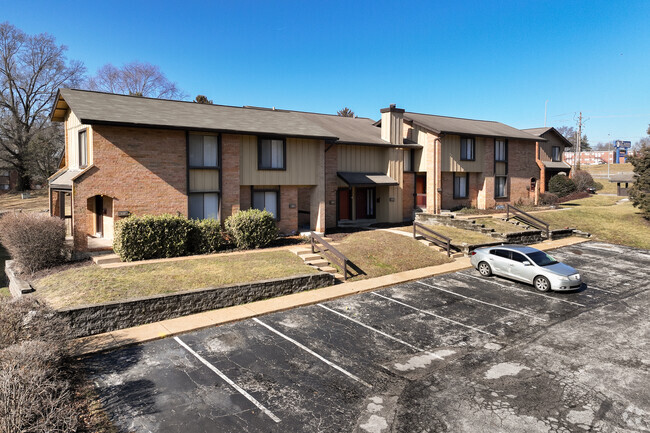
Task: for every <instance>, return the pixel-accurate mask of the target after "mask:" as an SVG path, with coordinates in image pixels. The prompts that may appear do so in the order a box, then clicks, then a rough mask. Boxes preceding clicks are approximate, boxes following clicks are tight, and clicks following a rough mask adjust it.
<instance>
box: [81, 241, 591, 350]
mask: <svg viewBox="0 0 650 433" xmlns="http://www.w3.org/2000/svg"><path fill="white" fill-rule="evenodd" d="M586 241H588V239H585V238H580V237H570V238H564V239H558V240H554V241H545V242H542V243H540V244H534V245H531V246H532V247H534V248H538V249H540V250H552V249H555V248H560V247H563V246H567V245H573V244H578V243H581V242H586ZM470 267H471V265H470V261H469V258H466V257H465V258H460V259H456V260H455V261H453V262H451V263H445V264H442V265H438V266H430V267H426V268H420V269H414V270H411V271H404V272H398V273H395V274H390V275H384V276H382V277H377V278H369V279H366V280H359V281H353V282H349V283H343V284H338V285H335V286H330V287H325V288H322V289H315V290H310V291H306V292H301V293H295V294H292V295H286V296H280V297H277V298H272V299H266V300H263V301H257V302H252V303H250V304H245V305H237V306H234V307H228V308H222V309H219V310H211V311H206V312H203V313H198V314H192V315H189V316H184V317H178V318H175V319H169V320H164V321H161V322H156V323H150V324H147V325H141V326H136V327H133V328H126V329H120V330H117V331H112V332H107V333H104V334H98V335H92V336H89V337H84V338H80V339H77V340H76V341H75V342H74V344H73V348H72V352H73V354H74V355H76V356H82V355H87V354H91V353H95V352H101V351H106V350H111V349H115V348H117V347H121V346H126V345H130V344H137V343H143V342H145V341H151V340H156V339H159V338H164V337H169V336H172V335H178V334H183V333H186V332H189V331H193V330H197V329H201V328H207V327H210V326H216V325H222V324H225V323H229V322H234V321H238V320H243V319H248V318H251V317H256V316H260V315H262V314H268V313H273V312H277V311H283V310H288V309H291V308H295V307H299V306H303V305H311V304H316V303H319V302H324V301H328V300H332V299H336V298H340V297H344V296H350V295H354V294H357V293H363V292H368V291H372V290H376V289H379V288H381V287H387V286H392V285H395V284H400V283H405V282H408V281H413V280H419V279H423V278H428V277H432V276H435V275H440V274H446V273H450V272H456V271H460V270H462V269H468V268H470Z"/></svg>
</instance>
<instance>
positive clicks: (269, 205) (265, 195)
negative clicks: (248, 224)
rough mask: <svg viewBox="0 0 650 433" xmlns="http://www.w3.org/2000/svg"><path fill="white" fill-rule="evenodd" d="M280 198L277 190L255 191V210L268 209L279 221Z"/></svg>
mask: <svg viewBox="0 0 650 433" xmlns="http://www.w3.org/2000/svg"><path fill="white" fill-rule="evenodd" d="M279 198H280V194H279V193H278V191H277V190H257V191H256V190H253V209H259V210H265V209H266V210H267V211H269V212H270V213H272V214H273V217H274V218H275V219H276V220H278V221H279V220H280V215H279V213H278V209H279V207H280V206H279Z"/></svg>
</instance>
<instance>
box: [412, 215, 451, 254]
mask: <svg viewBox="0 0 650 433" xmlns="http://www.w3.org/2000/svg"><path fill="white" fill-rule="evenodd" d="M418 234H419V235H420V236H422V237H423V238H424V239H426V240H428V241H429V242H433V243H434V244H436V245H438V246H440V247H442V248H445V249H446V250H447V257H450V256H451V238H448V237H447V236H445V235H442V234H440V233H438V232H435V231H433V230H431V229H430V228H429V227H427V226H425V225H423V224H420V223H418V222H415V221H414V222H413V238H414V239H415V238H417V236H418Z"/></svg>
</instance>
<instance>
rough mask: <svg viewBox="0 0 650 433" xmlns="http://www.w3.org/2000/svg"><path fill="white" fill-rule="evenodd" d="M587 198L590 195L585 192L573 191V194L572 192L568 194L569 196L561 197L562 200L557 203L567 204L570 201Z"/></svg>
mask: <svg viewBox="0 0 650 433" xmlns="http://www.w3.org/2000/svg"><path fill="white" fill-rule="evenodd" d="M587 197H591V194H589V193H588V192H586V191H574V192H572V193H571V194H569V195H565V196H564V197H562V198H561V199H560V200H559V202H560V203H565V202H567V201H571V200H580V199H581V198H587Z"/></svg>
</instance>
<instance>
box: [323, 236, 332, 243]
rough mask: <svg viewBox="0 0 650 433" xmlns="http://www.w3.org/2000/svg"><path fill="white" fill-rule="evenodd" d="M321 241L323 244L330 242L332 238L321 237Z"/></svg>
mask: <svg viewBox="0 0 650 433" xmlns="http://www.w3.org/2000/svg"><path fill="white" fill-rule="evenodd" d="M321 239H323V240H324V241H325V242H332V238H328V237H327V236H321Z"/></svg>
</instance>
